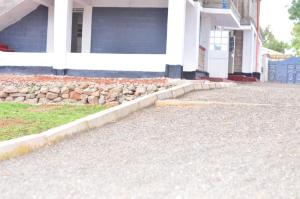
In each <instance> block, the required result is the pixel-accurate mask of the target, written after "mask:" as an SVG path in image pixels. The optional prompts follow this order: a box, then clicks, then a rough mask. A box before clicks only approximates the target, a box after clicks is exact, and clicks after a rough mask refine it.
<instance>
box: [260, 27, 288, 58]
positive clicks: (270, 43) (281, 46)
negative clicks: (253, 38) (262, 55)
mask: <svg viewBox="0 0 300 199" xmlns="http://www.w3.org/2000/svg"><path fill="white" fill-rule="evenodd" d="M261 34H262V39H263V46H264V47H265V48H269V49H271V50H275V51H278V52H281V53H284V52H285V50H286V49H288V48H289V45H288V44H287V43H285V42H283V41H279V40H277V39H276V37H275V36H274V34H273V33H272V31H271V29H270V27H269V26H268V27H266V28H265V29H263V30H262V31H261Z"/></svg>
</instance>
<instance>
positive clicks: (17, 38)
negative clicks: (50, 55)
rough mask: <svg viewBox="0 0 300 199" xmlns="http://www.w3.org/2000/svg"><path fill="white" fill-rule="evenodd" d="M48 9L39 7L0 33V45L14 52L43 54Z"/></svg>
mask: <svg viewBox="0 0 300 199" xmlns="http://www.w3.org/2000/svg"><path fill="white" fill-rule="evenodd" d="M47 24H48V8H47V7H44V6H39V7H38V8H37V9H36V10H34V11H33V12H31V13H30V14H29V15H27V16H25V17H24V18H22V19H21V20H20V21H18V22H17V23H15V24H13V25H11V26H9V27H7V28H6V29H4V30H3V31H1V32H0V43H5V44H7V45H8V46H9V47H10V48H11V49H13V50H15V51H16V52H45V51H46V49H47Z"/></svg>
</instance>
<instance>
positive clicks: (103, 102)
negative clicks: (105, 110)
mask: <svg viewBox="0 0 300 199" xmlns="http://www.w3.org/2000/svg"><path fill="white" fill-rule="evenodd" d="M105 103H106V99H105V96H104V95H101V96H100V98H99V104H100V105H104V104H105Z"/></svg>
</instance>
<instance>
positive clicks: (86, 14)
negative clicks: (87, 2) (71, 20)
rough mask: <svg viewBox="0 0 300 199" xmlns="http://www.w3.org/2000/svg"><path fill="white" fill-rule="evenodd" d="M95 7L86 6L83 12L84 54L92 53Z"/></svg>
mask: <svg viewBox="0 0 300 199" xmlns="http://www.w3.org/2000/svg"><path fill="white" fill-rule="evenodd" d="M92 18H93V7H92V6H86V7H84V11H83V24H82V52H83V53H90V52H91V38H92Z"/></svg>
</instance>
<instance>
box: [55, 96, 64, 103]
mask: <svg viewBox="0 0 300 199" xmlns="http://www.w3.org/2000/svg"><path fill="white" fill-rule="evenodd" d="M61 101H62V98H61V97H58V98H55V99H54V100H53V102H57V103H58V102H61Z"/></svg>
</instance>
